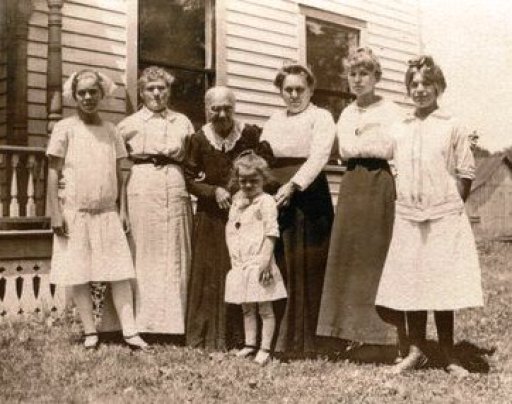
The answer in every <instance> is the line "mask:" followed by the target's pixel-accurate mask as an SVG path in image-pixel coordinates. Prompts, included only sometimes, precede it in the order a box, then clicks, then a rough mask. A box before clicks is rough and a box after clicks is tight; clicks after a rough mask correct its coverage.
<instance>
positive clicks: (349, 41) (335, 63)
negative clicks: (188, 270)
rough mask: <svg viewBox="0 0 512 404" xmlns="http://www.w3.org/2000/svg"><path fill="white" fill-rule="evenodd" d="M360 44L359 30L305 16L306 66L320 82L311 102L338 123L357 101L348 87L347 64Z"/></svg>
mask: <svg viewBox="0 0 512 404" xmlns="http://www.w3.org/2000/svg"><path fill="white" fill-rule="evenodd" d="M359 40H360V31H359V30H358V29H356V28H349V27H346V26H343V25H339V24H335V23H332V22H329V21H324V20H321V19H319V18H314V17H310V16H306V62H307V63H308V65H309V66H310V67H311V69H312V70H313V73H314V74H315V76H316V79H317V86H316V90H315V93H314V95H313V98H312V101H313V102H314V103H315V104H316V105H318V106H319V107H323V108H326V109H328V110H329V111H331V113H332V115H333V117H334V119H335V120H337V119H338V117H339V116H340V113H341V111H342V110H343V108H345V107H346V106H347V105H348V104H349V103H350V102H351V101H352V100H353V99H354V97H353V95H352V94H350V91H349V87H348V80H347V69H346V61H347V56H348V54H349V52H350V51H351V50H353V49H355V48H357V47H358V44H359Z"/></svg>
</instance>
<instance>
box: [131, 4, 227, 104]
mask: <svg viewBox="0 0 512 404" xmlns="http://www.w3.org/2000/svg"><path fill="white" fill-rule="evenodd" d="M204 1H205V25H206V26H205V44H206V47H205V66H204V67H203V68H198V67H191V66H185V65H181V64H177V63H162V62H161V61H156V60H154V61H153V60H151V59H147V58H146V59H144V60H142V59H141V55H140V54H139V46H140V45H139V11H140V0H137V1H130V2H128V5H127V13H128V16H129V18H128V24H127V46H126V48H127V56H126V57H127V67H126V86H127V93H128V98H129V103H130V104H131V105H130V106H129V107H127V112H128V113H131V112H135V111H136V110H137V105H138V99H139V94H138V84H137V83H138V71H139V66H140V65H141V64H155V65H158V66H162V67H164V68H166V69H170V70H173V69H177V70H182V71H187V72H193V73H203V74H204V76H205V86H206V88H209V87H211V86H212V85H214V84H215V82H216V81H217V74H218V72H217V66H216V65H217V64H218V61H217V58H216V48H217V47H218V38H217V34H216V31H217V25H218V24H217V14H218V11H217V2H218V1H216V0H204Z"/></svg>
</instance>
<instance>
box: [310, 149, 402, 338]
mask: <svg viewBox="0 0 512 404" xmlns="http://www.w3.org/2000/svg"><path fill="white" fill-rule="evenodd" d="M394 213H395V184H394V179H393V176H392V175H391V172H390V169H389V165H388V163H387V162H386V161H385V160H379V159H351V160H349V165H348V170H347V172H346V174H345V175H344V177H343V180H342V183H341V187H340V193H339V199H338V206H337V211H336V217H335V221H334V225H333V230H332V235H331V243H330V249H329V257H328V260H327V267H326V273H325V281H324V287H323V293H322V303H321V307H320V315H319V320H318V328H317V332H318V334H319V335H324V336H332V337H338V338H342V339H347V340H352V341H358V342H363V343H367V344H379V345H385V344H392V343H395V342H396V329H395V328H394V327H393V326H392V325H391V323H395V322H396V321H397V320H396V319H395V318H394V316H395V314H396V312H395V313H393V312H391V311H389V310H387V309H384V308H378V309H377V308H376V306H375V297H376V295H377V289H378V286H379V281H380V277H381V274H382V268H383V266H384V261H385V259H386V254H387V251H388V247H389V243H390V241H391V234H392V231H393V221H394ZM383 319H386V321H383Z"/></svg>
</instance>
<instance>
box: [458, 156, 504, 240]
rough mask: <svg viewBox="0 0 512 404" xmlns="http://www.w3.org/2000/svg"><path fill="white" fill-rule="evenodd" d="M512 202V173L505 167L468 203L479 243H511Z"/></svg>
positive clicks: (500, 168) (474, 193) (474, 194)
mask: <svg viewBox="0 0 512 404" xmlns="http://www.w3.org/2000/svg"><path fill="white" fill-rule="evenodd" d="M511 201H512V172H511V169H510V168H509V167H508V166H507V165H506V164H505V163H502V164H501V165H500V166H499V168H498V169H496V170H495V172H494V173H493V175H492V177H491V178H489V180H488V181H487V182H486V183H485V184H483V185H482V186H481V187H479V188H478V189H476V190H475V191H473V192H472V193H471V195H470V197H469V199H468V202H467V211H468V214H469V216H470V217H471V218H472V221H473V230H474V232H475V236H476V237H477V238H478V239H495V238H502V237H508V238H511V239H512V203H511ZM475 219H477V220H475Z"/></svg>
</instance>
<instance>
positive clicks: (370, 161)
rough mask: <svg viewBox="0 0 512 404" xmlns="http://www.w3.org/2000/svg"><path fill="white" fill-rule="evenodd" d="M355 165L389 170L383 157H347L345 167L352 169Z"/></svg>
mask: <svg viewBox="0 0 512 404" xmlns="http://www.w3.org/2000/svg"><path fill="white" fill-rule="evenodd" d="M357 166H362V167H365V168H368V169H370V170H375V169H377V168H383V169H387V170H389V163H388V161H387V160H384V159H377V158H351V159H348V164H347V169H348V170H353V169H355V168H356V167H357Z"/></svg>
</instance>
